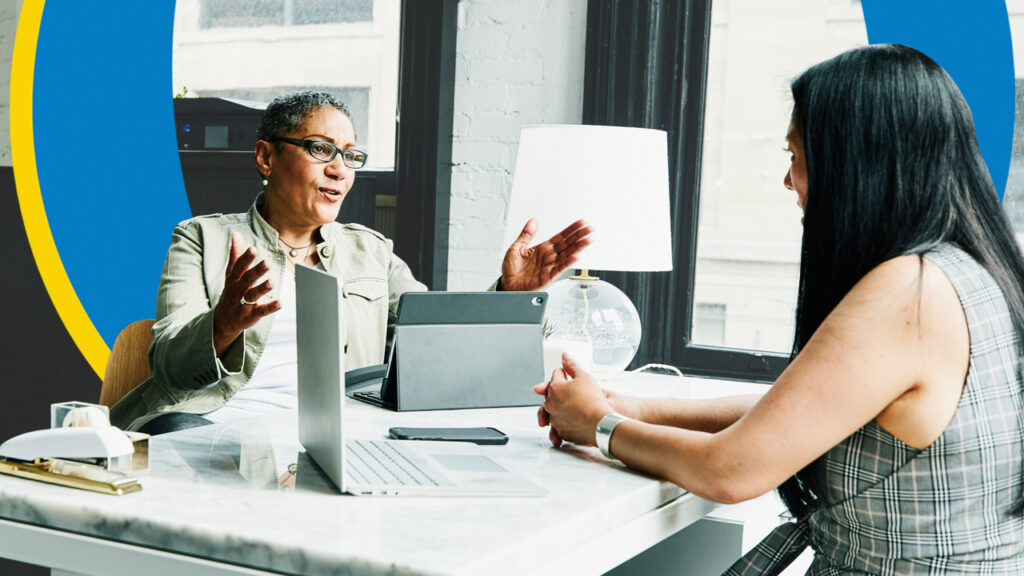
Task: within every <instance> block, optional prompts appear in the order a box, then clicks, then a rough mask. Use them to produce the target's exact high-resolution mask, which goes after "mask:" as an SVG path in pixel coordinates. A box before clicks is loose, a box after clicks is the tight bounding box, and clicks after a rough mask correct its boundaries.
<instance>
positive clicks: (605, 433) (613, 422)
mask: <svg viewBox="0 0 1024 576" xmlns="http://www.w3.org/2000/svg"><path fill="white" fill-rule="evenodd" d="M626 420H630V418H627V417H626V416H623V415H622V414H619V413H617V412H612V413H611V414H609V415H607V416H605V417H604V418H601V421H600V422H598V423H597V447H598V448H600V449H601V454H604V456H605V458H615V456H612V452H611V450H609V449H608V445H609V444H610V443H611V441H612V432H614V431H615V427H616V426H618V425H619V424H621V423H623V422H625V421H626Z"/></svg>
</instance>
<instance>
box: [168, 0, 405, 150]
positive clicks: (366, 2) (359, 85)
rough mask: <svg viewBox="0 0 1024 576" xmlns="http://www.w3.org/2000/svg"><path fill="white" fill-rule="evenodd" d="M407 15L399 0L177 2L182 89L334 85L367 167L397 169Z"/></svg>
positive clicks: (246, 94) (226, 94)
mask: <svg viewBox="0 0 1024 576" xmlns="http://www.w3.org/2000/svg"><path fill="white" fill-rule="evenodd" d="M400 22H401V1H400V0H178V1H177V2H176V4H175V21H174V52H173V63H172V82H173V86H174V93H175V94H178V95H182V96H185V97H190V96H195V97H221V98H231V99H239V100H246V101H255V102H259V103H263V104H266V103H267V102H269V101H270V100H272V99H273V98H275V97H276V96H280V95H283V94H287V93H290V92H295V91H299V90H322V91H325V92H329V93H331V94H333V95H334V96H336V97H337V98H339V99H340V100H341V101H343V102H345V103H346V104H347V105H348V106H349V108H350V109H351V111H352V116H353V122H354V124H355V128H356V136H357V140H358V145H359V147H360V148H363V149H365V150H366V151H367V152H369V154H370V158H369V163H368V164H367V166H368V167H371V168H391V167H393V166H394V162H395V159H394V156H395V112H396V109H397V101H398V61H399V31H400Z"/></svg>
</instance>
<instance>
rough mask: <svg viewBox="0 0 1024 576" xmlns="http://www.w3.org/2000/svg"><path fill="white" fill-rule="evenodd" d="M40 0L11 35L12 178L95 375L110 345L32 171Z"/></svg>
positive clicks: (53, 293) (42, 261) (36, 254)
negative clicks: (67, 260) (69, 266)
mask: <svg viewBox="0 0 1024 576" xmlns="http://www.w3.org/2000/svg"><path fill="white" fill-rule="evenodd" d="M43 4H44V1H43V0H29V1H27V2H25V3H24V4H23V5H22V7H21V18H20V19H19V20H18V32H17V35H16V36H15V38H14V58H13V61H12V63H11V95H10V99H11V157H12V160H13V163H14V184H15V187H16V188H17V193H18V204H19V206H20V207H21V218H22V220H23V221H24V222H25V232H26V234H27V235H28V243H29V246H30V247H31V248H32V256H33V258H34V259H35V261H36V267H37V268H38V269H39V275H40V276H41V277H42V279H43V284H44V285H45V286H46V291H47V293H48V294H49V295H50V300H52V301H53V305H54V307H55V308H56V309H57V314H58V315H59V316H60V319H61V321H62V322H63V323H64V327H65V328H66V329H67V331H68V334H70V335H71V339H72V340H74V342H75V345H77V346H78V350H79V351H81V353H82V355H83V356H84V357H85V360H86V362H88V363H89V366H91V367H92V369H93V371H95V372H96V375H97V376H99V377H100V379H101V380H102V379H103V372H104V370H106V367H107V359H108V358H109V357H110V348H109V347H108V346H107V343H106V342H105V341H104V340H103V337H102V336H100V333H99V331H98V330H96V326H94V325H93V323H92V320H91V319H90V318H89V314H87V313H86V311H85V308H84V307H83V306H82V302H81V300H79V299H78V295H77V294H76V293H75V289H74V287H73V286H72V285H71V279H70V278H68V274H67V271H66V270H65V269H64V264H63V262H61V259H60V253H59V252H58V251H57V245H56V244H55V243H54V241H53V233H52V232H51V231H50V222H49V220H47V218H46V208H45V207H44V206H43V195H42V192H41V190H40V188H39V174H38V173H37V172H36V156H35V139H34V135H33V132H32V82H33V74H34V72H35V60H36V44H37V42H38V40H39V26H40V23H41V22H42V19H43Z"/></svg>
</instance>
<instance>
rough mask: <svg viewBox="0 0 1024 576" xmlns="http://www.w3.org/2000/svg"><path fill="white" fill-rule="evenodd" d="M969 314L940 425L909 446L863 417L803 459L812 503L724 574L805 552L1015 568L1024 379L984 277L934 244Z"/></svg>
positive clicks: (819, 566)
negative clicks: (966, 349)
mask: <svg viewBox="0 0 1024 576" xmlns="http://www.w3.org/2000/svg"><path fill="white" fill-rule="evenodd" d="M925 257H926V258H928V259H929V260H930V261H931V262H933V263H935V264H936V265H938V266H939V268H941V269H942V271H943V272H945V274H946V276H947V277H948V278H949V280H950V281H951V282H952V284H953V286H954V288H955V289H956V292H957V294H958V295H959V297H960V303H961V304H962V305H963V308H964V313H965V315H966V318H967V328H968V331H969V334H970V340H971V354H970V365H969V368H968V371H967V381H966V382H965V384H964V390H963V396H962V397H961V399H960V404H959V405H958V406H957V410H956V413H955V414H954V415H953V420H952V421H951V422H950V423H949V427H947V428H946V430H945V431H944V432H943V433H942V435H940V436H939V438H938V439H937V440H936V441H935V442H934V443H933V444H932V445H931V446H929V447H928V448H926V449H924V450H917V449H915V448H911V447H910V446H907V445H906V444H904V443H903V442H901V441H900V440H898V439H896V438H895V437H893V436H892V435H891V434H889V433H888V432H886V431H885V430H884V429H883V428H882V427H881V426H879V425H878V423H877V422H875V421H874V420H872V421H871V422H869V423H868V424H867V425H866V426H864V427H863V428H861V429H860V430H858V431H857V432H854V433H853V434H852V435H851V436H850V437H848V438H847V439H846V440H843V441H842V442H841V443H839V445H837V446H836V447H835V448H832V449H831V450H829V451H828V452H827V453H825V454H824V455H823V456H822V457H821V458H819V459H818V460H816V461H815V462H814V464H812V470H811V474H810V478H812V480H811V482H812V483H813V484H812V485H813V486H814V488H815V492H816V494H817V495H818V498H819V506H818V507H817V508H816V509H815V510H814V511H813V512H811V513H810V514H809V515H808V516H807V517H806V518H805V519H803V520H802V521H800V522H791V523H787V524H783V525H782V526H780V527H778V528H777V529H776V530H775V531H773V532H772V533H771V534H769V536H768V537H767V538H765V540H764V541H762V542H761V543H760V544H758V545H757V547H755V548H754V549H753V550H751V551H750V552H749V553H748V554H747V555H746V556H744V557H743V558H741V559H740V560H739V561H737V562H736V564H734V565H733V566H732V567H731V568H730V569H729V570H727V571H726V572H725V574H727V575H730V576H734V575H741V574H742V575H748V574H777V573H779V572H781V571H782V569H784V568H785V567H786V565H788V564H789V562H791V561H792V560H793V559H794V558H796V556H798V555H799V554H800V552H802V551H803V550H804V548H806V546H808V545H809V546H811V547H813V548H814V551H815V556H814V561H813V563H812V564H811V567H810V569H809V570H808V572H807V573H808V574H814V575H833V574H836V575H838V574H879V575H881V574H1015V575H1020V574H1024V514H1022V506H1024V406H1022V396H1024V382H1021V379H1020V378H1019V376H1018V366H1019V358H1020V354H1021V351H1020V346H1019V342H1018V339H1017V335H1016V332H1015V330H1014V328H1013V324H1012V322H1011V320H1010V316H1009V314H1008V311H1007V308H1006V300H1005V299H1004V297H1003V294H1002V291H1000V289H999V287H998V286H997V285H996V283H995V280H993V278H992V276H991V275H990V274H989V273H988V272H987V271H985V269H984V268H982V267H981V266H980V265H979V264H978V263H977V262H976V261H975V260H974V259H973V258H971V257H970V256H969V255H967V254H966V253H965V252H963V251H962V250H960V249H959V248H956V247H954V246H952V245H949V244H944V245H941V246H939V247H938V248H936V249H934V250H933V251H931V252H929V253H928V254H926V255H925Z"/></svg>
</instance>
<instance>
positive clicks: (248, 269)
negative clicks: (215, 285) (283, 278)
mask: <svg viewBox="0 0 1024 576" xmlns="http://www.w3.org/2000/svg"><path fill="white" fill-rule="evenodd" d="M269 270H270V267H269V266H268V265H267V263H266V262H265V261H263V260H260V261H259V262H256V249H255V248H252V247H250V248H248V249H246V247H245V240H243V239H242V235H241V234H239V233H238V232H232V233H231V257H230V259H229V260H228V267H227V270H226V271H225V274H224V290H223V291H222V292H221V295H220V301H219V302H217V308H216V310H215V311H214V316H213V345H214V348H215V349H216V350H217V355H218V356H220V355H221V354H223V353H224V351H225V350H227V349H228V346H230V345H231V343H232V342H234V341H235V339H236V338H238V335H239V334H241V333H242V332H243V331H244V330H245V329H246V328H248V327H250V326H252V325H253V324H256V322H258V321H259V320H260V319H261V318H263V317H264V316H266V315H268V314H273V313H274V312H277V311H278V310H280V309H281V303H280V302H279V301H277V300H274V301H271V302H267V303H265V304H259V303H257V301H258V300H259V299H260V298H262V297H263V296H264V295H266V294H268V293H269V292H270V291H271V290H272V289H273V287H274V286H273V284H272V283H271V281H270V279H269V278H268V279H266V280H264V281H263V282H261V283H260V284H258V285H255V284H256V281H257V280H259V279H260V278H262V277H263V275H265V274H266V273H267V271H269Z"/></svg>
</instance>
